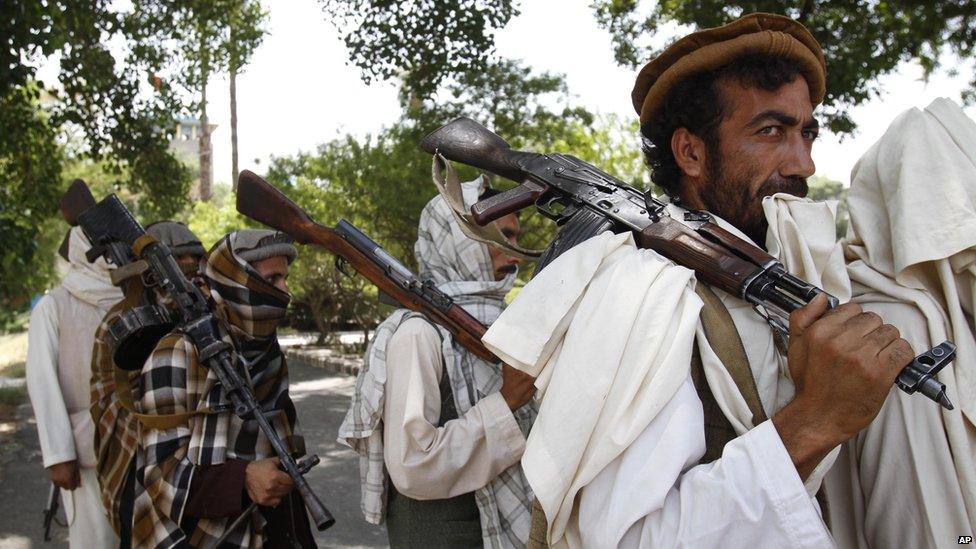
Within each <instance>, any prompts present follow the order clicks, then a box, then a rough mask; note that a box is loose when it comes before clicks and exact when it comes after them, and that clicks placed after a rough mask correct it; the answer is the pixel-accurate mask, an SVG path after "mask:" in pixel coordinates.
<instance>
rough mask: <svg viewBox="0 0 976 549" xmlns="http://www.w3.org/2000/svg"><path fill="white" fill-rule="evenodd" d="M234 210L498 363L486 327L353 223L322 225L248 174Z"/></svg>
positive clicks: (241, 179)
mask: <svg viewBox="0 0 976 549" xmlns="http://www.w3.org/2000/svg"><path fill="white" fill-rule="evenodd" d="M237 211H238V212H240V213H242V214H244V215H246V216H247V217H250V218H251V219H253V220H255V221H258V222H260V223H264V224H265V225H267V226H269V227H271V228H273V229H276V230H279V231H281V232H283V233H285V234H287V235H288V236H290V237H292V238H293V239H294V240H295V242H298V243H299V244H312V245H314V246H319V247H321V248H325V249H326V250H329V251H330V252H332V253H333V254H335V255H336V257H337V258H340V259H341V260H342V261H343V262H345V263H346V264H347V265H349V266H351V267H352V268H353V269H355V270H356V272H358V273H360V274H361V275H363V276H364V277H366V279H367V280H369V281H370V282H372V283H373V284H375V285H376V287H377V288H379V289H380V291H382V292H383V293H385V294H387V295H388V296H390V297H392V298H393V299H394V300H396V301H397V302H398V303H399V304H400V305H402V306H403V307H405V308H407V309H410V310H413V311H417V312H419V313H423V314H424V315H426V316H427V317H428V318H430V319H431V320H432V321H434V322H436V323H438V324H440V325H441V326H443V327H444V328H447V330H448V331H450V332H451V335H453V336H454V339H455V340H456V341H457V342H458V343H460V344H461V345H463V346H464V347H465V348H466V349H468V350H469V351H471V352H472V353H474V354H475V355H477V356H478V357H479V358H483V359H485V360H487V361H489V362H498V357H496V356H495V355H494V354H493V353H492V352H491V351H489V350H488V349H487V348H486V347H485V346H484V345H483V344H482V343H481V337H482V336H483V335H485V331H486V328H485V326H484V324H482V323H481V322H479V321H478V319H476V318H474V317H473V316H471V315H470V314H469V313H468V312H467V311H465V310H464V309H462V308H461V306H460V305H458V304H456V303H454V300H452V299H451V298H450V296H448V295H446V294H445V293H443V292H442V291H440V290H438V289H437V287H436V286H434V285H433V284H432V283H431V282H430V281H428V280H421V279H420V278H419V277H417V275H415V274H414V273H412V272H411V271H410V269H408V268H407V267H406V266H405V265H403V264H402V263H400V262H399V261H397V260H396V259H395V258H394V257H393V256H391V255H390V254H389V253H387V252H386V250H384V249H383V248H382V247H381V246H380V245H379V244H377V243H376V242H374V241H373V240H372V239H370V238H369V237H368V236H366V235H365V234H364V233H363V232H362V231H360V230H359V229H358V228H357V227H356V226H355V225H353V224H352V223H350V222H348V221H346V220H344V219H343V220H340V221H339V223H338V224H337V225H336V226H335V227H334V228H329V227H326V226H324V225H320V224H319V223H317V222H316V221H315V220H314V219H312V218H311V217H310V216H309V215H308V213H306V212H305V210H303V209H302V208H301V207H300V206H299V205H298V204H295V203H294V202H292V201H291V200H290V199H289V198H288V197H287V196H285V195H284V194H282V193H281V191H279V190H278V189H276V188H274V187H273V186H272V185H271V184H270V183H268V182H267V181H265V180H264V179H262V178H261V177H259V176H258V175H256V174H255V173H253V172H250V171H248V170H244V171H242V172H241V175H240V176H239V177H238V180H237Z"/></svg>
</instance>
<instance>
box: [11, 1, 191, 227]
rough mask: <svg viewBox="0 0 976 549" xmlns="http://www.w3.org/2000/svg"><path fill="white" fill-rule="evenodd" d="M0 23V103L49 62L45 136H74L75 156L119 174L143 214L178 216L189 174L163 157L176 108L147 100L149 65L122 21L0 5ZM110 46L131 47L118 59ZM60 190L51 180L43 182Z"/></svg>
mask: <svg viewBox="0 0 976 549" xmlns="http://www.w3.org/2000/svg"><path fill="white" fill-rule="evenodd" d="M0 20H2V21H4V22H5V23H4V25H5V30H7V31H8V32H5V33H3V34H2V37H0V41H2V43H3V45H2V47H0V67H2V68H3V69H2V70H0V96H7V95H8V94H10V93H16V92H15V90H23V89H24V88H26V87H30V86H34V85H35V84H34V81H35V76H36V73H37V70H38V68H39V67H40V66H41V64H42V63H44V61H45V60H46V59H48V58H49V57H51V56H55V58H56V59H57V60H58V65H59V73H58V86H57V87H55V88H51V89H47V90H45V92H46V93H47V94H50V96H51V100H50V101H48V102H47V103H49V108H48V110H49V111H50V119H49V122H48V124H47V125H46V127H47V128H48V132H49V133H60V132H63V131H66V130H67V131H71V132H74V133H78V134H80V135H81V137H82V139H81V140H80V141H79V145H80V147H81V150H80V151H79V152H80V153H84V154H86V155H88V156H89V157H91V158H94V159H96V160H104V161H106V162H108V163H109V164H110V165H112V167H113V168H114V169H117V170H118V171H119V172H120V173H121V172H122V170H123V168H125V172H126V173H127V174H128V181H127V184H128V185H129V186H130V187H132V188H133V189H137V190H140V191H141V192H143V193H144V195H145V196H144V199H145V200H146V201H147V204H148V205H147V207H152V208H156V209H157V210H159V211H160V212H164V211H176V210H179V209H180V208H181V207H182V204H183V202H181V199H182V196H183V195H185V192H186V186H187V184H188V174H187V173H186V171H185V170H184V169H183V168H182V166H181V165H180V164H179V163H178V162H177V161H176V160H175V159H174V158H173V157H172V156H171V155H170V154H169V153H168V151H167V147H168V144H169V137H170V134H171V133H172V126H173V122H172V121H173V116H172V113H173V112H175V111H176V110H177V109H178V105H179V103H178V100H177V98H176V97H174V96H173V95H171V94H167V93H162V92H160V93H148V89H149V88H150V86H149V78H148V77H149V75H150V74H151V73H152V71H153V70H154V68H155V59H153V58H152V56H147V55H144V53H145V52H144V50H142V49H141V48H140V47H139V44H138V41H137V39H138V37H137V35H136V34H135V33H133V32H132V27H131V22H130V20H129V17H128V15H127V14H126V13H123V12H121V11H119V10H117V9H116V8H115V6H114V4H113V3H111V2H108V1H106V0H96V1H93V2H84V3H78V2H67V1H53V2H27V1H23V0H13V1H11V2H3V3H2V4H0ZM112 41H122V42H124V43H127V44H129V45H130V47H129V48H127V49H126V51H125V52H124V53H123V54H117V55H120V56H121V59H119V60H117V59H116V57H115V56H114V55H113V53H112V52H110V51H109V47H108V44H109V43H110V42H112ZM5 131H6V132H9V130H8V129H7V128H5ZM37 136H38V133H37V132H31V133H25V134H21V135H14V134H10V135H9V136H8V138H9V139H10V140H12V141H18V140H27V139H32V138H35V137H37ZM61 184H62V182H61V181H60V179H57V178H56V179H51V180H49V181H47V182H46V183H45V185H47V186H52V187H57V188H60V187H61Z"/></svg>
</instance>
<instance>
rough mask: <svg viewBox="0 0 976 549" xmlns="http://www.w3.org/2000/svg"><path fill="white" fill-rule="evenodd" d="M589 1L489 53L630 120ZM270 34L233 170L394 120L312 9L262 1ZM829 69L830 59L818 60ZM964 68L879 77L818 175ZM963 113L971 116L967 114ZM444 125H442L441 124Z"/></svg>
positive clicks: (384, 88)
mask: <svg viewBox="0 0 976 549" xmlns="http://www.w3.org/2000/svg"><path fill="white" fill-rule="evenodd" d="M590 3H591V0H522V1H521V12H522V13H521V15H520V16H519V17H518V18H516V19H513V20H512V21H511V22H510V23H509V24H508V26H507V27H506V28H505V29H503V30H502V31H500V32H499V33H498V35H497V44H498V52H499V53H500V54H501V55H503V56H506V57H512V58H520V59H523V60H525V62H526V63H527V64H528V65H529V66H531V67H533V68H534V69H536V70H539V71H551V72H559V73H564V74H565V75H566V79H567V82H568V86H569V90H570V92H571V93H572V94H574V95H575V96H576V99H577V101H578V102H579V103H581V104H582V105H584V106H585V107H587V108H589V109H591V110H593V111H600V112H613V113H617V114H619V115H621V116H624V117H632V116H635V114H634V111H633V109H632V107H631V105H630V89H631V87H632V85H633V77H634V72H633V71H631V70H628V69H624V68H621V67H619V66H617V64H616V63H614V61H613V55H612V49H611V44H610V36H609V34H608V33H607V32H605V31H603V30H601V29H600V28H598V27H597V24H596V21H595V20H594V16H593V11H592V10H591V9H590V7H589V5H590ZM265 5H266V7H268V8H269V10H270V13H271V20H270V35H269V36H267V37H266V38H265V42H264V44H263V45H262V46H261V47H260V48H259V49H258V50H257V52H256V53H255V55H254V58H253V59H252V61H251V63H250V65H248V67H247V68H246V72H245V73H244V74H242V75H239V76H238V88H237V89H238V134H239V135H238V139H239V147H240V167H241V169H245V168H248V169H253V170H255V171H258V172H263V171H264V169H265V167H266V166H267V163H268V158H269V157H270V156H271V155H278V156H281V155H291V154H295V153H297V152H298V151H300V150H305V151H308V150H313V149H314V148H315V146H316V145H317V144H319V143H322V142H325V141H327V140H329V139H331V138H333V137H335V136H336V135H338V134H340V133H345V132H351V133H353V134H356V135H360V136H362V135H365V134H366V133H370V132H375V131H377V130H378V129H380V128H381V127H382V126H383V125H386V124H390V123H392V122H393V121H395V120H396V119H397V117H398V116H399V113H400V111H399V105H398V103H397V98H396V86H395V84H393V83H389V82H386V83H374V84H373V85H371V86H366V85H365V84H363V83H362V81H361V80H360V77H359V72H358V69H356V68H355V67H352V66H347V65H346V59H347V54H346V51H345V47H344V45H343V44H342V42H341V41H340V40H339V38H338V36H337V33H336V30H335V29H334V27H333V26H332V25H331V23H329V22H328V21H327V20H326V16H325V14H324V13H323V12H322V10H321V5H320V4H319V2H318V1H317V0H265ZM827 63H828V69H829V66H830V60H829V59H828V60H827ZM972 73H973V65H972V63H967V64H966V65H965V66H962V67H959V76H957V77H955V78H951V77H948V76H947V75H946V74H945V71H944V70H943V71H942V72H940V73H939V74H936V75H934V76H933V78H932V79H931V80H930V81H929V82H928V83H924V82H922V81H920V75H921V69H920V68H918V67H917V66H914V65H903V66H902V67H900V70H899V72H898V73H897V74H893V75H891V76H889V77H887V78H884V79H883V81H882V84H883V86H884V89H885V90H886V93H885V94H884V95H883V97H882V98H880V99H877V100H875V101H873V102H871V103H870V104H866V105H863V106H862V107H860V108H857V109H855V110H854V111H853V116H854V120H855V121H856V122H857V123H858V126H859V131H858V134H857V135H855V136H854V137H848V138H847V139H845V140H844V141H843V142H842V143H841V142H840V141H839V140H838V139H837V137H836V136H833V135H831V134H828V133H826V132H824V133H823V135H822V137H821V140H820V142H819V143H818V144H817V145H815V147H814V160H815V161H816V163H817V172H818V174H822V175H827V176H829V177H831V178H833V179H837V180H840V181H843V182H845V183H847V182H848V179H849V177H848V174H849V172H850V170H851V168H852V167H853V165H854V163H855V162H856V160H857V159H858V157H860V155H861V154H863V152H864V151H865V150H866V149H867V148H868V147H869V146H870V145H871V144H872V143H873V142H874V141H876V140H877V139H878V138H879V137H880V136H881V134H882V133H883V132H884V130H885V128H886V127H887V125H888V124H889V123H890V122H891V120H892V119H893V118H894V117H895V116H896V115H897V114H898V113H900V112H902V111H903V110H905V109H907V108H910V107H924V106H925V105H927V104H928V103H929V102H930V101H932V100H933V99H935V98H936V97H939V96H946V97H949V98H951V99H953V100H955V101H957V102H958V101H959V100H960V96H959V93H960V90H962V89H963V88H964V87H965V85H966V82H967V81H968V78H967V77H968V76H969V75H971V74H972ZM227 89H228V88H227V78H226V76H220V77H218V78H214V79H213V80H212V81H211V85H210V88H209V94H208V95H209V97H210V98H212V99H211V103H210V108H209V116H210V119H211V121H212V122H213V123H216V124H218V128H217V130H216V131H215V132H214V134H213V148H214V180H215V181H217V182H225V183H229V181H230V177H231V175H230V172H231V166H230V128H229V123H230V111H229V100H228V95H227V94H228V92H227ZM967 113H968V114H969V115H970V116H971V117H976V109H974V108H972V107H971V108H969V109H967ZM445 122H446V121H445Z"/></svg>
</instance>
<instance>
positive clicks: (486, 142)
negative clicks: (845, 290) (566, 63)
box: [420, 117, 955, 410]
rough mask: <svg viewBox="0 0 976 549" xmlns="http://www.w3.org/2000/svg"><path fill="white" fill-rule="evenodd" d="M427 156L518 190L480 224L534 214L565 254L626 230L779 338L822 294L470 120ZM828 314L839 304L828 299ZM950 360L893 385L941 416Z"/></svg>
mask: <svg viewBox="0 0 976 549" xmlns="http://www.w3.org/2000/svg"><path fill="white" fill-rule="evenodd" d="M420 146H421V148H422V149H423V150H425V151H426V152H428V153H431V154H440V155H442V156H443V157H444V158H447V159H448V160H452V161H455V162H460V163H462V164H467V165H469V166H473V167H475V168H478V169H480V170H484V171H487V172H490V173H493V174H496V175H499V176H501V177H504V178H506V179H510V180H512V181H515V182H516V183H518V184H519V185H518V186H516V187H514V188H512V189H509V190H507V191H505V192H503V193H500V194H497V195H495V196H492V197H490V198H487V199H485V200H482V201H481V202H478V203H476V204H475V205H473V206H472V207H471V215H472V217H473V218H474V220H475V221H476V222H477V223H479V224H481V225H484V224H486V223H489V222H491V221H493V220H495V219H498V218H500V217H502V216H504V215H507V214H510V213H512V212H515V211H518V210H521V209H522V208H525V207H527V206H531V205H533V204H534V205H535V206H536V208H537V210H538V211H539V212H540V213H541V214H543V215H545V216H546V217H549V218H550V219H553V220H554V221H556V223H557V224H559V225H560V226H563V229H562V230H561V231H560V233H559V235H558V236H557V237H556V240H555V241H554V246H556V247H557V248H558V247H560V245H561V248H562V249H563V250H565V249H567V248H569V247H572V245H574V244H576V243H579V242H581V241H582V240H584V239H585V238H587V237H589V236H594V235H596V234H599V233H600V232H603V231H613V232H615V233H620V232H623V231H630V232H632V233H633V235H634V239H635V241H636V243H637V245H638V246H640V247H641V248H649V249H652V250H654V251H656V252H658V253H660V254H661V255H663V256H665V257H667V258H668V259H670V260H672V261H674V262H675V263H677V264H678V265H682V266H684V267H687V268H689V269H692V270H694V271H695V276H696V277H697V278H698V279H699V280H700V281H703V282H706V283H708V284H710V285H712V286H714V287H717V288H720V289H722V290H723V291H725V292H728V293H729V294H732V295H734V296H736V297H739V298H741V299H743V300H745V301H746V302H748V303H750V304H752V305H753V306H754V307H755V308H756V311H757V312H758V313H759V314H760V315H762V316H763V317H764V318H765V319H766V320H767V321H768V322H769V324H770V326H772V327H773V328H774V329H775V330H776V331H778V332H779V333H780V334H782V336H783V337H788V334H789V332H788V330H787V329H786V325H787V322H788V317H789V314H790V313H791V312H793V311H795V310H796V309H799V308H800V307H803V306H804V305H806V304H807V303H809V302H810V301H811V300H812V299H813V298H814V297H816V296H817V295H819V294H826V292H824V291H823V290H822V289H820V288H817V287H816V286H814V285H812V284H809V283H807V282H806V281H804V280H801V279H800V278H798V277H796V276H794V275H792V274H791V273H789V272H788V271H787V270H786V268H785V267H784V266H783V264H782V263H780V262H779V261H778V260H777V259H776V258H774V257H773V256H771V255H769V254H768V253H766V252H765V251H764V250H762V249H760V248H758V247H756V246H754V245H752V244H750V243H748V242H746V241H744V240H742V239H741V238H739V237H737V236H735V235H733V234H732V233H730V232H729V231H727V230H725V229H723V228H722V227H720V226H719V225H718V224H717V223H716V222H715V221H714V219H713V218H712V216H711V215H710V214H708V213H707V212H696V211H689V212H686V213H685V214H684V216H683V219H680V220H679V219H675V218H674V217H672V215H671V213H670V212H669V211H668V209H667V205H666V204H665V203H663V202H661V201H659V200H657V199H656V198H654V197H653V196H652V195H651V194H650V193H643V192H641V191H640V190H638V189H635V188H634V187H632V186H630V185H628V184H626V183H624V182H623V181H621V180H619V179H617V178H615V177H613V176H612V175H610V174H608V173H606V172H604V171H602V170H600V169H599V168H597V167H596V166H593V165H591V164H588V163H586V162H584V161H582V160H580V159H579V158H576V157H575V156H572V155H568V154H560V153H549V154H538V153H532V152H527V151H517V150H514V149H512V148H511V146H510V145H509V144H508V143H506V142H505V140H504V139H502V138H501V137H499V136H498V135H496V134H494V133H493V132H491V131H490V130H489V129H487V128H485V127H484V126H482V125H481V124H478V123H477V122H475V121H474V120H471V119H470V118H464V117H462V118H458V119H457V120H454V121H453V122H450V123H448V124H446V125H444V126H442V127H441V128H438V129H437V130H435V131H433V132H431V133H430V134H429V135H427V136H426V137H425V138H424V139H423V140H422V141H421V144H420ZM827 298H828V302H829V304H830V306H831V307H833V306H836V305H837V304H838V300H837V298H836V297H834V296H831V295H829V294H827ZM954 356H955V345H954V344H952V343H951V342H949V341H946V342H943V343H942V344H940V345H938V346H936V347H934V348H932V349H930V350H929V351H927V352H925V353H923V354H921V355H919V356H918V357H916V358H915V359H914V360H913V361H912V362H911V363H910V364H908V365H907V366H906V367H905V368H904V369H903V370H902V371H901V373H900V374H899V375H898V378H897V379H896V385H897V386H898V387H899V388H900V389H901V390H903V391H905V392H906V393H908V394H913V393H915V392H920V393H922V394H924V395H925V396H926V397H928V398H930V399H932V400H933V401H935V402H937V403H939V404H941V405H942V406H944V407H945V408H947V409H950V410H951V409H952V403H951V402H950V401H949V398H948V397H947V396H946V392H945V385H943V384H942V383H940V382H939V381H938V380H937V379H936V378H935V374H936V373H937V372H938V371H939V370H941V369H942V368H944V367H945V366H946V365H948V364H949V363H950V362H951V361H952V358H953V357H954Z"/></svg>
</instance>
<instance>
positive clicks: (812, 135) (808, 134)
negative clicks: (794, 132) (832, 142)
mask: <svg viewBox="0 0 976 549" xmlns="http://www.w3.org/2000/svg"><path fill="white" fill-rule="evenodd" d="M819 137H820V132H819V131H817V130H803V139H806V140H809V141H816V140H817V138H819Z"/></svg>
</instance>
